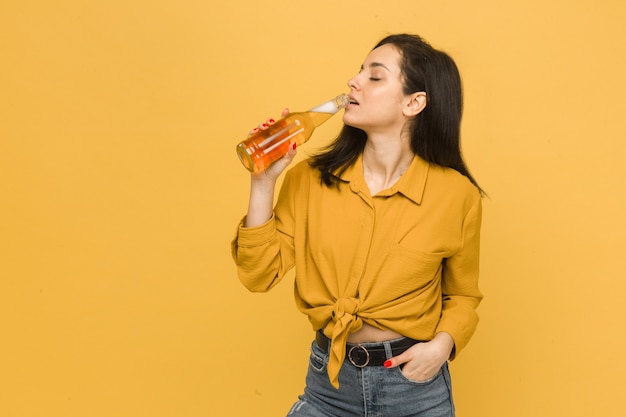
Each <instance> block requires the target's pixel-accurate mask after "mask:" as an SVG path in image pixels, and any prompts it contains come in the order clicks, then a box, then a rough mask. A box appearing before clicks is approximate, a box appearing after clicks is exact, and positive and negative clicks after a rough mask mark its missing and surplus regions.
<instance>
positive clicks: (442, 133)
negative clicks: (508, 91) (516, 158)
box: [310, 34, 483, 193]
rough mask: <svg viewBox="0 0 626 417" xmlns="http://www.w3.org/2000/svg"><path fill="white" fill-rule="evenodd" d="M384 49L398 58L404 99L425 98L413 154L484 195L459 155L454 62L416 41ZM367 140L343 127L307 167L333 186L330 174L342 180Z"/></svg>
mask: <svg viewBox="0 0 626 417" xmlns="http://www.w3.org/2000/svg"><path fill="white" fill-rule="evenodd" d="M386 44H391V45H393V46H394V47H396V48H397V49H398V51H399V52H400V54H401V57H402V59H401V69H402V76H403V84H404V94H411V93H415V92H418V91H424V92H425V93H426V99H427V105H426V107H425V108H424V110H422V112H421V113H419V114H418V115H417V116H416V117H415V118H414V119H413V121H412V123H411V126H410V134H411V149H412V151H413V152H414V153H415V154H416V155H418V156H420V157H421V158H422V159H424V160H426V161H428V162H430V163H432V164H436V165H440V166H443V167H448V168H453V169H455V170H457V171H458V172H460V173H461V174H463V175H465V176H466V177H467V178H468V179H469V180H470V181H471V182H472V184H474V185H475V186H476V187H477V188H478V189H479V190H480V191H481V193H482V192H483V191H482V189H481V188H480V187H479V186H478V183H477V182H476V180H474V177H472V175H471V174H470V173H469V170H468V169H467V166H466V165H465V162H464V161H463V157H462V155H461V148H460V130H461V116H462V113H463V90H462V87H461V76H460V75H459V70H458V68H457V66H456V64H455V63H454V60H452V58H450V56H448V55H447V54H446V53H445V52H442V51H439V50H436V49H434V48H433V47H432V46H431V45H430V44H429V43H428V42H426V41H425V40H424V39H422V38H421V37H419V36H417V35H408V34H398V35H391V36H388V37H386V38H384V39H383V40H381V41H380V42H379V43H378V44H377V45H376V46H375V47H374V48H373V49H376V48H378V47H379V46H382V45H386ZM366 140H367V135H366V133H365V132H364V131H362V130H361V129H358V128H355V127H351V126H344V127H343V128H342V130H341V132H340V133H339V136H338V137H337V138H336V139H335V140H334V141H333V142H332V143H331V144H330V145H329V146H328V147H327V148H325V149H323V150H322V152H321V153H319V154H317V155H314V156H313V158H312V160H311V162H310V164H311V166H312V167H314V168H317V169H318V170H319V171H320V173H321V180H322V182H323V183H324V184H326V185H332V184H334V183H335V181H336V178H335V176H334V173H335V172H336V173H337V174H339V175H341V174H342V173H343V172H344V171H345V170H346V169H347V168H348V167H349V166H350V165H352V164H353V163H354V162H355V161H356V160H357V158H358V157H359V155H361V153H362V152H363V149H364V148H365V142H366Z"/></svg>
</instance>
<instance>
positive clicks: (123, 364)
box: [0, 0, 626, 417]
mask: <svg viewBox="0 0 626 417" xmlns="http://www.w3.org/2000/svg"><path fill="white" fill-rule="evenodd" d="M624 22H626V2H624V1H622V0H600V1H592V0H553V1H545V0H523V1H522V0H513V1H507V2H503V1H495V0H491V1H488V0H477V1H472V2H467V1H463V0H442V1H421V0H417V1H416V0H398V1H394V0H390V1H386V2H380V1H371V0H363V1H358V2H357V1H336V0H320V1H316V2H293V1H287V0H269V1H266V2H257V1H253V0H242V1H239V2H226V1H219V0H214V1H208V0H205V1H198V0H179V1H164V0H152V1H145V0H124V1H121V0H107V1H93V0H92V1H89V0H86V1H78V0H58V1H50V2H48V1H41V0H40V1H34V0H20V1H17V0H14V1H4V2H2V4H1V5H0V59H1V62H0V64H1V65H0V415H1V416H3V417H39V416H41V417H57V416H59V417H73V416H80V417H83V416H85V417H87V416H89V417H98V416H134V417H137V416H142V417H143V416H145V417H161V416H164V417H165V416H166V417H174V416H176V417H182V416H184V417H196V416H198V417H199V416H280V415H284V414H286V412H287V410H288V409H289V407H290V406H291V404H292V403H293V402H294V401H295V399H296V396H297V395H298V394H299V393H300V392H301V389H302V386H303V377H304V373H305V369H306V360H307V355H308V347H309V343H310V341H311V338H312V332H311V331H310V327H309V324H308V322H307V320H306V318H304V317H303V316H301V315H300V314H299V313H298V312H297V311H296V309H295V307H294V306H293V301H292V280H293V277H292V276H290V277H289V279H287V280H286V282H283V283H282V285H280V286H279V287H278V288H277V289H275V290H274V291H273V292H271V293H269V294H261V295H259V294H250V293H248V292H247V291H246V290H245V289H243V287H242V286H241V285H240V284H239V282H238V280H237V277H236V273H235V268H234V265H233V263H232V261H231V258H230V253H229V242H230V239H231V237H232V235H233V232H234V230H235V225H236V223H237V222H238V220H239V219H240V217H241V216H242V215H243V213H244V211H245V207H246V201H247V191H248V181H249V180H248V175H247V173H246V172H245V170H244V169H243V168H242V166H241V165H240V163H239V161H238V160H237V157H236V155H235V152H234V146H235V144H236V143H237V142H238V141H239V140H241V139H242V138H243V137H244V136H245V135H246V134H247V132H248V130H249V129H250V128H252V127H253V126H254V125H256V124H257V123H258V122H260V121H261V120H264V119H265V118H267V117H269V116H276V115H278V114H279V112H280V110H281V109H282V108H283V107H284V106H289V107H290V108H291V109H293V110H304V109H306V108H309V107H311V106H313V105H316V104H319V103H320V102H322V101H325V100H326V99H328V98H330V97H331V96H333V95H335V94H337V93H338V92H343V91H346V90H347V87H346V85H345V82H346V80H347V79H348V78H350V77H351V76H352V75H353V74H354V73H355V72H356V71H357V70H358V68H359V66H360V64H361V62H362V60H363V59H364V57H365V55H366V54H367V53H368V52H369V50H370V48H371V47H372V46H373V45H374V44H375V42H377V41H378V40H379V39H380V38H382V37H383V36H385V35H386V34H388V33H394V32H411V33H419V34H421V35H423V36H424V37H426V39H428V40H430V41H431V43H433V45H434V46H436V47H439V48H442V49H444V50H446V51H448V52H449V53H450V54H451V55H452V56H453V57H454V58H455V59H456V61H457V63H458V65H459V67H460V69H461V72H462V76H463V80H464V85H465V93H466V96H465V97H466V111H465V116H464V124H463V149H464V153H465V157H466V159H467V162H468V164H469V166H470V169H471V170H472V172H473V173H474V174H475V176H476V178H477V179H478V180H479V182H480V183H481V185H482V186H483V187H484V188H485V189H486V190H487V192H488V193H489V196H490V198H489V199H486V200H485V201H484V227H483V236H484V237H483V250H482V254H481V262H482V263H481V265H482V275H481V285H482V289H483V291H484V293H485V295H486V298H485V300H484V303H483V304H482V305H481V307H480V311H479V313H480V315H481V319H482V321H481V324H480V326H479V329H478V331H477V333H476V335H475V337H474V339H473V340H472V342H471V343H470V345H469V346H468V347H467V349H466V350H465V351H464V352H463V353H462V354H461V355H460V356H459V358H458V360H456V361H455V362H454V363H453V364H452V367H451V369H452V374H453V378H454V395H455V398H456V403H457V408H458V415H459V416H460V417H518V416H519V417H522V416H524V417H526V416H546V417H548V416H576V417H592V416H618V415H626V414H625V413H626V411H624V410H625V409H624V402H623V393H624V392H625V391H626V379H625V378H624V375H625V374H626V360H625V359H624V352H626V297H625V292H626V280H625V278H626V272H625V271H626V250H625V247H626V244H625V238H624V236H625V235H626V222H625V221H624V213H625V212H626V196H625V194H626V193H625V188H626V164H625V163H624V159H625V154H626V141H625V140H626V127H625V126H626V125H625V123H624V115H623V114H624V111H625V106H624V102H625V100H626V82H625V79H626V76H625V74H626V29H625V25H624ZM339 119H340V118H339V117H337V118H336V119H332V121H329V122H328V123H327V124H325V125H324V126H323V127H321V128H320V129H319V130H318V132H317V133H316V135H315V136H314V139H313V140H312V142H311V143H309V144H307V145H306V149H305V148H304V147H303V148H302V149H301V152H300V153H301V155H300V157H302V155H303V154H304V153H305V151H306V150H310V149H315V148H316V147H317V146H318V145H321V144H323V143H326V141H327V140H328V139H330V138H331V137H332V136H333V135H334V134H335V133H336V131H337V129H338V127H339V121H340V120H339ZM313 142H315V144H314V143H313Z"/></svg>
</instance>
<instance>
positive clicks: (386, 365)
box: [378, 361, 391, 368]
mask: <svg viewBox="0 0 626 417" xmlns="http://www.w3.org/2000/svg"><path fill="white" fill-rule="evenodd" d="M378 363H380V362H378ZM383 366H384V367H385V368H390V367H391V361H385V363H383Z"/></svg>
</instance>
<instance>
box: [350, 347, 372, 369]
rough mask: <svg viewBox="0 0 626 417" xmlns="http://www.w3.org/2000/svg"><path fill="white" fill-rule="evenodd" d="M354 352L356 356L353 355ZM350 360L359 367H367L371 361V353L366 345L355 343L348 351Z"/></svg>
mask: <svg viewBox="0 0 626 417" xmlns="http://www.w3.org/2000/svg"><path fill="white" fill-rule="evenodd" d="M353 353H354V354H355V355H356V356H355V358H353V357H352V354H353ZM348 360H349V361H350V363H351V364H352V365H354V366H356V367H357V368H365V367H366V366H367V364H369V363H370V353H369V352H368V351H367V349H366V348H365V346H363V345H355V346H352V347H351V348H350V350H349V351H348ZM357 361H358V362H357Z"/></svg>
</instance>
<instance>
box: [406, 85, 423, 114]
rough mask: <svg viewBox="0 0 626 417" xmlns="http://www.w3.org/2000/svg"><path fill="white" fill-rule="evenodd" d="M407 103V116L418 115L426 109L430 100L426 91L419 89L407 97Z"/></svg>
mask: <svg viewBox="0 0 626 417" xmlns="http://www.w3.org/2000/svg"><path fill="white" fill-rule="evenodd" d="M406 100H407V101H406V103H405V105H404V109H403V113H404V115H405V116H407V117H414V116H417V115H418V114H420V113H421V112H422V110H424V108H425V107H426V104H427V102H428V100H427V99H426V93H425V92H424V91H418V92H416V93H412V94H409V95H408V96H407V97H406Z"/></svg>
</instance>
